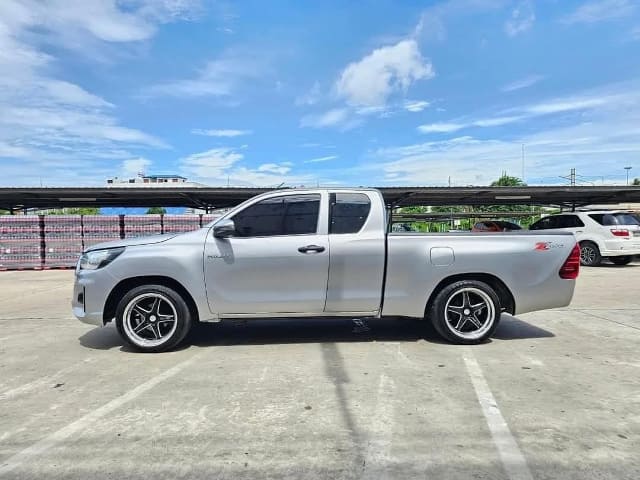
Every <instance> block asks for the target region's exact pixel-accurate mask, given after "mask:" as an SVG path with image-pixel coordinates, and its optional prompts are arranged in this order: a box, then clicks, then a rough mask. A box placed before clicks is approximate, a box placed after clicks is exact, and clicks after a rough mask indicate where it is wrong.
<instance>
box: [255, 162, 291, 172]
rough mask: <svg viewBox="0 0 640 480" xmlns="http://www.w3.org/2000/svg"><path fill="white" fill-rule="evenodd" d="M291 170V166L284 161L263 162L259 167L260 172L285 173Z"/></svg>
mask: <svg viewBox="0 0 640 480" xmlns="http://www.w3.org/2000/svg"><path fill="white" fill-rule="evenodd" d="M290 171H291V166H290V165H289V164H284V163H279V164H278V163H263V164H262V165H260V166H259V167H258V172H267V173H275V174H278V175H285V174H287V173H289V172H290Z"/></svg>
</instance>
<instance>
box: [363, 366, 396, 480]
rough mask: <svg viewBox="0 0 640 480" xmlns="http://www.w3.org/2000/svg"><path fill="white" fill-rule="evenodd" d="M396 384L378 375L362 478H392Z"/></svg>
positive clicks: (383, 375)
mask: <svg viewBox="0 0 640 480" xmlns="http://www.w3.org/2000/svg"><path fill="white" fill-rule="evenodd" d="M395 394H396V384H395V383H394V381H393V379H391V378H389V377H387V376H386V375H385V374H384V373H383V374H382V375H380V383H379V385H378V400H377V404H376V409H375V412H374V414H373V416H372V417H371V420H372V422H371V432H370V440H369V442H368V444H367V448H366V451H365V457H364V461H365V463H364V471H363V472H362V478H363V479H369V478H371V479H373V478H375V479H381V478H393V476H392V475H391V474H390V473H389V472H385V470H386V469H387V468H389V464H390V455H391V444H392V438H393V425H394V422H393V403H394V401H395V397H396V395H395Z"/></svg>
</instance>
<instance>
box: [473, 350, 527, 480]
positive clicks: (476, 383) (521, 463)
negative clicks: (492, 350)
mask: <svg viewBox="0 0 640 480" xmlns="http://www.w3.org/2000/svg"><path fill="white" fill-rule="evenodd" d="M463 358H464V363H465V365H466V366H467V372H468V373H469V377H470V378H471V383H472V384H473V388H474V389H475V391H476V396H477V397H478V402H479V403H480V407H481V408H482V413H483V414H484V417H485V419H486V421H487V425H488V426H489V431H490V432H491V437H492V438H493V443H494V444H495V445H496V448H497V449H498V453H499V454H500V460H501V461H502V465H503V466H504V469H505V471H506V473H507V476H508V477H509V478H510V480H533V476H532V475H531V471H530V470H529V466H528V465H527V461H526V460H525V458H524V455H523V454H522V452H521V451H520V448H519V447H518V443H517V442H516V439H515V438H513V435H512V434H511V430H510V429H509V425H507V422H506V421H505V419H504V417H503V416H502V413H501V412H500V409H499V408H498V404H497V403H496V399H495V398H494V396H493V393H491V390H490V389H489V385H488V384H487V381H486V380H485V378H484V375H483V374H482V370H481V369H480V365H478V361H477V360H476V357H475V355H474V354H473V351H472V350H471V349H470V348H467V349H465V351H464V353H463Z"/></svg>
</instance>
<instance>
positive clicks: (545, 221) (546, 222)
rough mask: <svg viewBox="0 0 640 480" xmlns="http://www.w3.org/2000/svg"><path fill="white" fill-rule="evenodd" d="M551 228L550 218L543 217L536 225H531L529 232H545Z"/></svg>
mask: <svg viewBox="0 0 640 480" xmlns="http://www.w3.org/2000/svg"><path fill="white" fill-rule="evenodd" d="M547 228H552V227H551V217H544V218H541V219H540V220H538V221H537V222H536V223H533V224H532V225H531V226H530V227H529V230H546V229H547Z"/></svg>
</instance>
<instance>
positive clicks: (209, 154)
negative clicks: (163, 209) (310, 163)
mask: <svg viewBox="0 0 640 480" xmlns="http://www.w3.org/2000/svg"><path fill="white" fill-rule="evenodd" d="M243 159H244V155H243V154H242V153H240V152H239V151H238V149H235V148H231V147H222V148H214V149H211V150H207V151H206V152H200V153H194V154H192V155H189V156H187V157H185V158H182V159H180V161H179V165H180V168H181V169H182V171H183V173H184V174H185V176H187V177H189V178H190V179H192V180H194V181H198V182H201V183H204V184H208V185H227V184H229V185H237V186H249V185H250V186H262V187H273V186H277V185H281V184H286V185H296V186H297V185H304V184H315V183H316V181H317V180H316V179H315V178H314V177H313V176H311V175H309V174H302V175H300V174H292V173H291V170H292V166H293V164H292V163H291V162H279V163H275V162H271V163H263V164H261V165H259V166H258V167H257V168H248V167H246V166H242V165H239V162H240V161H242V160H243Z"/></svg>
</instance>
